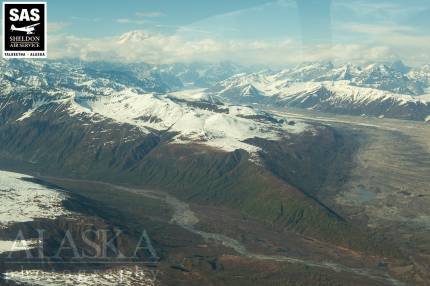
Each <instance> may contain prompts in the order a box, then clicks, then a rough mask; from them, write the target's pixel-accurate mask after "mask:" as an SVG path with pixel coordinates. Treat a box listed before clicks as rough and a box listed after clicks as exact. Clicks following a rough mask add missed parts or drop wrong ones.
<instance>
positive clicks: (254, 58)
mask: <svg viewBox="0 0 430 286" xmlns="http://www.w3.org/2000/svg"><path fill="white" fill-rule="evenodd" d="M47 2H48V21H49V23H50V24H49V34H48V39H49V40H48V41H49V45H48V49H49V51H48V53H49V57H56V58H59V57H60V58H61V57H81V58H83V59H90V60H91V59H115V60H120V61H147V62H154V63H161V62H180V61H194V60H205V61H219V60H232V61H238V62H241V63H250V64H254V63H263V64H264V63H267V64H281V65H282V64H295V63H298V62H301V61H314V60H333V61H339V62H346V61H351V62H365V61H375V60H376V61H388V60H393V59H402V60H404V61H405V62H407V63H409V64H413V65H417V64H421V63H428V62H430V52H429V51H430V29H429V27H430V0H407V1H406V0H390V1H388V0H331V1H330V0H276V1H267V0H121V1H118V0H115V1H110V0H91V1H88V0H73V1H65V0H48V1H47ZM299 8H300V9H299ZM131 31H134V32H132V33H130V32H131Z"/></svg>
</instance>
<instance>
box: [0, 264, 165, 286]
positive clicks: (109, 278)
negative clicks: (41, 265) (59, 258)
mask: <svg viewBox="0 0 430 286" xmlns="http://www.w3.org/2000/svg"><path fill="white" fill-rule="evenodd" d="M4 277H5V280H6V281H8V280H9V281H13V282H15V283H18V284H25V285H31V286H94V285H97V286H112V285H118V286H122V285H124V286H128V285H136V286H137V285H139V286H155V285H157V283H156V273H153V272H150V271H149V270H147V269H144V268H142V267H135V268H130V267H129V268H122V269H113V270H104V271H101V270H100V271H94V272H91V271H84V272H81V273H79V272H77V273H72V272H64V273H61V272H45V271H41V270H23V271H16V272H6V273H5V274H4Z"/></svg>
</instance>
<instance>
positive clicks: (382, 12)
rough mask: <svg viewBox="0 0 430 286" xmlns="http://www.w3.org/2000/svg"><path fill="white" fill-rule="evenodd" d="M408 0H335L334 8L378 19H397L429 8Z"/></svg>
mask: <svg viewBox="0 0 430 286" xmlns="http://www.w3.org/2000/svg"><path fill="white" fill-rule="evenodd" d="M413 2H414V1H410V2H409V1H408V3H403V4H402V5H400V4H399V3H393V2H388V1H366V0H353V1H350V0H348V1H344V0H336V1H333V8H334V9H338V10H340V11H341V12H342V11H343V12H345V10H348V11H350V12H353V13H354V14H357V15H360V16H371V17H373V18H376V19H385V20H395V19H398V18H399V17H404V16H410V15H411V14H414V13H419V12H422V11H425V10H427V9H428V5H427V6H424V5H422V3H420V4H419V5H417V4H416V1H415V3H413Z"/></svg>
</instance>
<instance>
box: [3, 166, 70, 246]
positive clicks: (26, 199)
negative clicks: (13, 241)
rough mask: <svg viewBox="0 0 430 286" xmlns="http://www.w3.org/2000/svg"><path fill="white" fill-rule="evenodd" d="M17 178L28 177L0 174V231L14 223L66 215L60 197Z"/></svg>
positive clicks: (67, 213) (62, 195)
mask: <svg viewBox="0 0 430 286" xmlns="http://www.w3.org/2000/svg"><path fill="white" fill-rule="evenodd" d="M21 178H31V177H30V176H26V175H22V174H18V173H12V172H5V171H0V198H1V207H0V228H5V227H7V226H8V225H9V224H11V223H15V222H29V221H33V220H35V219H39V218H41V219H43V218H46V219H54V218H56V217H59V216H64V215H69V214H70V213H69V212H68V211H66V210H65V209H64V208H63V206H62V203H63V201H64V200H65V199H66V196H65V195H64V194H62V193H60V192H58V191H56V190H52V189H48V188H46V187H44V186H41V185H38V184H35V183H31V182H27V181H23V180H21ZM3 243H6V242H3Z"/></svg>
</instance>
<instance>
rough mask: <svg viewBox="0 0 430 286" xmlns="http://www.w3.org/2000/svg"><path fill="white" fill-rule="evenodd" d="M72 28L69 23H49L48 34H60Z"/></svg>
mask: <svg viewBox="0 0 430 286" xmlns="http://www.w3.org/2000/svg"><path fill="white" fill-rule="evenodd" d="M67 26H70V23H69V22H49V23H48V32H50V33H51V32H58V31H61V30H63V29H64V28H66V27H67Z"/></svg>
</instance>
